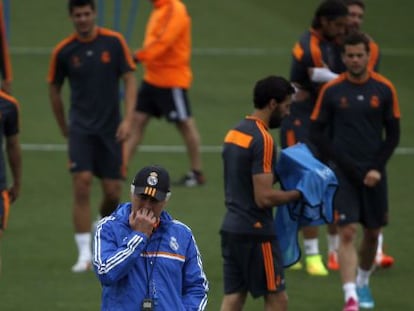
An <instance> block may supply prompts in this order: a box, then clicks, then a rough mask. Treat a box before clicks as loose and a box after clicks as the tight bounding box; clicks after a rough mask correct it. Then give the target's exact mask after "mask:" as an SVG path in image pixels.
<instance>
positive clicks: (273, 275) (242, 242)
mask: <svg viewBox="0 0 414 311" xmlns="http://www.w3.org/2000/svg"><path fill="white" fill-rule="evenodd" d="M221 253H222V257H223V274H224V293H225V294H226V295H228V294H232V293H240V292H250V293H251V295H252V296H253V297H254V298H257V297H260V296H264V295H266V294H270V293H278V292H282V291H284V290H285V278H284V273H283V263H282V256H281V253H280V249H279V243H278V241H277V240H276V239H273V240H271V241H260V240H257V239H255V238H252V237H246V236H241V235H236V234H231V233H227V232H221Z"/></svg>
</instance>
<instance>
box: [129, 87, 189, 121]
mask: <svg viewBox="0 0 414 311" xmlns="http://www.w3.org/2000/svg"><path fill="white" fill-rule="evenodd" d="M135 110H136V111H139V112H143V113H146V114H149V115H151V116H153V117H157V118H161V117H165V118H166V119H167V120H168V121H169V122H180V121H184V120H187V119H188V118H189V117H190V116H191V109H190V103H189V100H188V96H187V90H186V89H183V88H176V87H175V88H161V87H156V86H154V85H151V84H149V83H148V82H145V81H143V82H142V84H141V86H140V89H139V92H138V96H137V104H136V106H135Z"/></svg>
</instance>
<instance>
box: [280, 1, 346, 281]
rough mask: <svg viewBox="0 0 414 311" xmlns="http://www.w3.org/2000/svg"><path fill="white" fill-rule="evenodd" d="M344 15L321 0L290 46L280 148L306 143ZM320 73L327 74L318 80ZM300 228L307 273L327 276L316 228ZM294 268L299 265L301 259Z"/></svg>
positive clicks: (340, 7) (332, 68)
mask: <svg viewBox="0 0 414 311" xmlns="http://www.w3.org/2000/svg"><path fill="white" fill-rule="evenodd" d="M347 16H348V9H347V7H346V6H345V4H344V3H343V2H342V1H341V0H326V1H323V2H321V3H320V5H319V6H318V7H317V8H316V10H315V13H314V16H313V21H312V25H311V28H310V30H307V31H306V32H305V33H304V34H303V35H302V36H301V37H300V39H299V41H298V42H297V43H296V44H295V45H294V47H293V50H292V56H293V57H292V64H291V71H290V80H291V81H292V83H293V84H294V85H295V87H296V89H297V91H296V93H295V96H294V99H293V101H292V106H291V113H290V115H289V116H288V117H287V118H285V119H284V120H283V122H282V126H281V130H280V135H281V145H282V148H285V147H288V146H292V145H294V144H296V143H297V142H305V143H308V134H309V124H310V119H309V117H310V114H311V113H312V110H313V107H314V104H315V102H316V98H317V95H318V92H319V89H320V87H321V84H322V83H324V82H326V81H328V80H329V79H332V78H333V77H336V73H339V72H340V70H341V69H342V68H343V65H342V61H341V59H340V58H339V57H338V55H337V51H338V41H339V39H340V38H341V37H343V35H344V34H345V31H346V23H347ZM315 67H316V68H315ZM316 69H317V70H316ZM318 70H321V71H322V72H318ZM325 71H328V73H326V72H325ZM329 72H330V73H329ZM321 75H327V76H328V77H322V78H323V79H321V78H320V76H321ZM302 231H303V236H304V249H305V255H306V257H305V263H306V270H307V272H308V273H309V274H310V275H318V276H325V275H328V270H327V269H326V267H325V265H324V263H323V261H322V256H321V255H320V253H319V242H318V227H304V228H303V229H302ZM293 268H301V264H300V262H299V263H298V264H296V265H295V266H293Z"/></svg>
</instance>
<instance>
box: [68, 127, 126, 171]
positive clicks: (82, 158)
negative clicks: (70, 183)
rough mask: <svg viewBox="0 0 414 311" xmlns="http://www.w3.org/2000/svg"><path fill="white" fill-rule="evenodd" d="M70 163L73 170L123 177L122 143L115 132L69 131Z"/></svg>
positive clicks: (124, 169)
mask: <svg viewBox="0 0 414 311" xmlns="http://www.w3.org/2000/svg"><path fill="white" fill-rule="evenodd" d="M69 161H70V163H69V165H70V171H71V172H83V171H89V172H92V173H93V174H94V175H95V176H96V177H98V178H101V179H102V178H109V179H123V178H124V177H125V174H126V168H125V166H124V165H123V162H122V144H121V143H119V142H117V141H116V138H115V134H113V135H112V134H111V135H101V134H85V133H79V132H75V131H72V132H70V133H69Z"/></svg>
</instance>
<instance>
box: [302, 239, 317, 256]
mask: <svg viewBox="0 0 414 311" xmlns="http://www.w3.org/2000/svg"><path fill="white" fill-rule="evenodd" d="M303 244H304V247H305V255H317V254H319V241H318V239H305V240H304V241H303Z"/></svg>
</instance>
